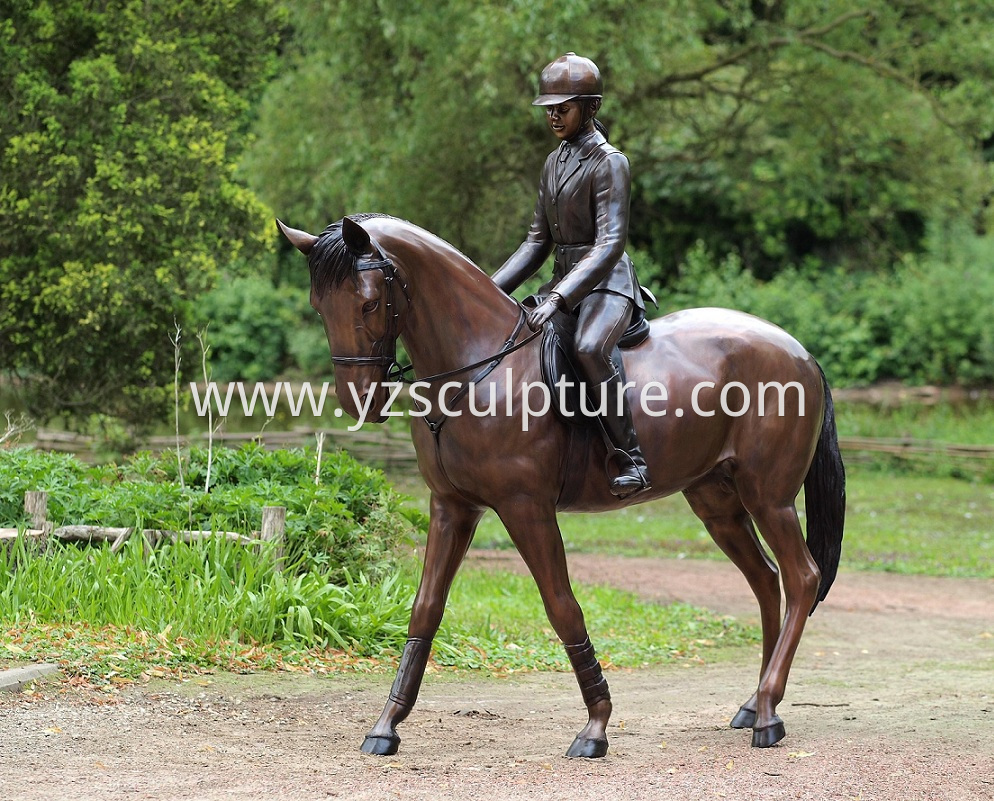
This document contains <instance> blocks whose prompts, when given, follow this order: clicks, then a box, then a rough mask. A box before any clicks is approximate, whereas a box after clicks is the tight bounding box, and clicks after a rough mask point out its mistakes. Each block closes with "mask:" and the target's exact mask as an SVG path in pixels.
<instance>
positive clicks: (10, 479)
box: [0, 444, 411, 583]
mask: <svg viewBox="0 0 994 801" xmlns="http://www.w3.org/2000/svg"><path fill="white" fill-rule="evenodd" d="M206 463H207V454H206V451H205V450H204V449H194V450H192V451H191V453H190V454H189V457H188V459H185V460H184V485H183V486H181V485H180V483H179V481H178V476H177V463H176V457H175V454H166V455H163V456H153V455H150V454H148V453H143V454H138V455H137V456H134V457H132V458H130V459H128V460H127V461H125V462H124V463H123V464H121V465H120V466H117V465H104V466H99V467H90V466H86V465H83V464H82V463H81V462H79V461H78V460H77V459H75V458H74V457H72V456H66V455H62V454H51V453H42V452H38V451H33V450H30V449H27V448H18V449H12V450H7V451H0V523H3V524H10V523H25V522H26V520H25V518H24V509H23V501H24V492H25V491H27V490H46V491H47V492H48V493H49V500H48V517H49V520H51V521H52V522H53V523H54V524H55V525H66V524H76V525H79V524H89V525H104V526H135V527H136V528H154V529H166V530H176V529H188V528H193V529H201V528H202V529H213V530H218V531H236V532H241V533H245V534H248V533H250V532H252V531H257V530H259V529H260V528H261V525H262V508H263V506H285V507H286V509H287V525H286V555H287V563H288V565H289V566H290V567H291V568H292V569H294V570H295V571H297V572H300V573H303V572H306V571H308V570H317V571H319V572H320V573H321V574H322V575H324V576H326V577H327V579H328V580H329V581H331V582H333V583H335V582H343V581H345V580H346V575H352V576H357V575H359V574H364V575H367V576H370V577H371V578H376V577H378V576H381V575H385V574H386V573H387V572H389V571H390V570H391V569H392V568H393V557H394V555H395V554H396V552H397V550H398V546H399V545H400V544H401V543H403V542H405V541H406V539H407V538H408V537H409V535H410V533H411V523H410V522H409V521H408V519H407V518H406V517H405V516H404V514H403V513H402V510H401V500H402V499H401V497H400V496H399V495H397V494H396V493H395V492H393V490H392V489H391V488H390V485H389V484H388V483H387V481H386V479H385V478H384V476H383V474H382V473H381V472H380V471H378V470H374V469H372V468H369V467H365V466H363V465H361V464H359V463H358V462H356V461H355V460H354V459H353V458H352V457H351V456H349V455H348V454H347V453H345V452H344V451H338V452H331V453H326V454H325V455H324V458H323V461H322V469H321V484H320V485H315V483H314V471H315V454H314V453H313V452H312V451H309V450H303V449H298V450H283V451H266V450H265V449H263V448H262V447H261V446H260V445H257V444H248V445H245V446H243V447H242V448H239V449H237V450H234V449H220V450H218V451H217V452H216V453H215V454H214V462H213V464H212V479H211V481H212V485H211V491H210V492H209V493H205V492H204V491H203V486H204V478H205V474H206V466H207V465H206Z"/></svg>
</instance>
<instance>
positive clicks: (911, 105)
mask: <svg viewBox="0 0 994 801" xmlns="http://www.w3.org/2000/svg"><path fill="white" fill-rule="evenodd" d="M294 24H295V31H296V37H295V39H294V48H293V49H292V51H291V52H290V53H289V54H288V57H287V61H286V64H285V69H284V70H283V71H282V72H281V74H280V76H279V78H278V79H277V81H275V82H274V83H273V85H272V86H271V87H270V89H269V91H268V92H267V95H266V97H265V99H264V101H263V103H262V105H261V108H260V120H259V123H258V126H257V130H258V132H259V140H258V142H257V143H256V145H255V146H254V148H253V149H252V151H251V152H250V157H249V159H248V161H247V172H248V174H249V175H250V177H251V179H252V181H253V185H254V186H256V187H257V188H258V190H259V191H260V193H261V194H262V196H263V197H264V198H265V199H266V200H267V201H268V202H269V203H271V204H272V205H273V206H274V207H275V208H277V209H279V211H280V213H281V214H282V215H286V216H287V218H288V219H291V220H293V221H294V222H296V223H297V224H299V225H301V226H304V227H308V226H309V227H312V228H317V227H320V226H323V225H324V224H325V223H326V222H328V221H331V220H333V219H337V218H338V217H340V216H342V214H343V213H347V212H354V211H365V210H375V211H385V212H389V213H392V214H395V215H398V216H403V217H407V218H409V219H411V220H413V221H414V222H417V223H419V224H421V225H423V226H424V227H426V228H428V229H430V230H432V231H435V232H436V233H438V234H440V235H441V236H443V237H445V238H446V239H448V240H450V241H452V242H454V243H455V244H457V245H458V246H460V247H461V248H463V249H464V250H466V251H467V252H468V253H469V254H470V255H471V256H473V257H474V258H476V259H477V260H478V261H479V263H480V264H482V265H484V266H485V267H488V268H491V269H492V268H495V267H497V266H498V265H499V264H500V263H501V262H502V261H503V259H504V258H505V257H506V256H507V255H508V254H509V253H510V252H511V250H512V249H513V248H514V246H515V245H516V244H517V242H518V241H520V239H521V238H522V237H523V234H524V231H525V225H526V223H527V220H528V219H529V214H530V213H531V209H532V207H533V203H534V193H535V187H536V184H537V177H538V172H539V168H540V165H541V163H542V160H543V158H544V157H545V154H546V153H547V152H548V151H549V150H551V149H552V146H553V144H554V141H553V140H552V138H551V137H550V136H549V134H548V131H547V130H546V129H545V125H544V120H543V115H542V113H541V111H540V110H536V109H531V108H530V107H529V102H530V100H531V99H532V97H533V96H534V93H535V90H536V86H537V78H538V71H539V69H540V68H541V66H542V65H543V64H544V63H545V62H546V61H548V60H551V59H552V58H554V57H556V56H558V55H560V54H561V53H563V52H565V51H567V50H575V51H577V52H580V53H582V54H585V55H589V56H591V57H592V58H593V59H594V60H595V61H597V63H598V64H599V65H600V67H601V68H602V71H603V73H604V76H605V83H606V95H605V103H604V109H603V113H602V117H603V118H604V120H605V121H606V122H607V123H608V124H609V126H610V127H611V128H612V141H614V142H615V143H616V144H617V145H618V146H619V147H621V148H622V150H624V151H625V152H626V153H627V154H628V156H629V158H630V159H631V161H632V167H633V176H634V180H635V187H634V199H633V207H632V216H633V224H632V228H631V240H632V244H633V245H634V246H635V247H636V248H637V249H640V250H642V251H644V252H645V253H646V254H647V255H648V257H649V261H648V263H646V264H644V265H643V270H644V271H645V272H646V273H647V275H646V277H647V278H652V277H655V278H659V279H664V280H668V278H669V277H670V276H671V275H672V274H673V273H674V272H675V270H676V268H677V266H678V265H679V264H680V263H681V261H682V260H683V258H684V254H685V253H686V252H687V251H688V250H689V249H691V248H692V247H693V246H694V245H695V243H696V242H697V241H698V240H702V241H704V242H705V243H706V244H707V247H708V249H709V250H711V251H712V252H714V253H716V254H717V255H719V256H723V255H724V254H725V253H727V252H730V251H731V252H736V253H738V254H739V256H740V258H741V259H742V261H743V263H744V264H745V265H746V267H748V268H749V269H750V270H752V271H753V272H754V273H755V274H757V275H760V276H763V277H768V276H770V275H772V274H774V273H776V272H777V271H779V270H780V269H781V268H783V267H786V266H788V265H791V264H794V265H800V264H802V263H804V262H805V261H810V260H817V261H819V262H820V263H824V264H828V265H835V264H846V265H849V266H857V267H863V268H865V267H870V268H874V269H876V268H879V267H883V266H886V265H887V264H889V263H890V262H891V261H892V260H893V259H894V258H895V257H899V256H900V255H901V254H904V253H907V252H913V251H916V250H918V249H919V248H920V247H921V245H922V237H923V235H924V233H925V231H926V229H927V228H928V227H929V226H938V227H943V226H945V225H947V224H949V223H951V222H959V223H965V224H966V226H967V227H979V228H980V229H984V228H985V227H986V226H987V225H988V223H989V219H988V217H987V215H988V212H987V211H986V210H985V205H984V203H985V199H986V198H987V197H989V195H990V193H991V191H992V175H991V171H990V169H989V158H990V155H991V154H990V152H989V151H988V152H986V153H985V152H984V150H983V148H984V147H985V146H986V147H988V148H990V146H991V143H992V142H994V109H992V107H991V105H990V103H988V102H986V98H987V97H989V96H990V93H991V90H992V89H994V58H992V57H991V51H990V45H989V43H988V42H989V37H988V35H987V34H988V32H989V30H990V27H991V25H992V24H994V6H992V5H991V4H990V3H989V2H987V0H965V1H964V2H957V3H938V4H924V3H919V2H909V1H908V0H902V1H901V2H893V0H865V2H863V3H861V4H859V5H858V6H856V7H854V6H853V4H852V3H851V2H844V1H843V0H831V1H830V2H824V1H823V0H795V2H791V3H784V2H780V0H731V1H729V0H649V1H648V2H642V3H637V4H631V3H620V2H615V1H614V0H568V1H567V2H563V1H562V0H555V2H553V0H542V1H541V2H534V1H533V0H513V1H512V2H501V3H495V2H482V3H481V2H475V1H473V2H470V0H443V2H439V3H432V4H430V5H420V6H417V5H415V6H412V5H411V4H409V3H402V2H396V0H357V2H349V3H343V2H332V3H327V2H318V1H317V0H301V2H298V3H295V4H294ZM653 273H655V275H653Z"/></svg>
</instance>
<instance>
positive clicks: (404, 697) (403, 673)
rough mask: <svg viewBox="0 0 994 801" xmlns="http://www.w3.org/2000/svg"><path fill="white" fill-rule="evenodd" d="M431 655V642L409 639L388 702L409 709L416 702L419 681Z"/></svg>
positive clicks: (419, 638)
mask: <svg viewBox="0 0 994 801" xmlns="http://www.w3.org/2000/svg"><path fill="white" fill-rule="evenodd" d="M430 653H431V640H426V639H423V638H421V637H411V638H410V639H409V640H408V641H407V644H406V645H405V646H404V653H403V655H402V656H401V657H400V666H399V667H398V668H397V678H396V679H394V682H393V687H391V688H390V700H391V701H393V702H394V703H395V704H398V705H399V706H402V707H406V708H408V709H410V708H411V707H412V706H414V702H415V701H417V700H418V690H420V689H421V679H422V678H424V675H425V666H426V665H427V664H428V654H430Z"/></svg>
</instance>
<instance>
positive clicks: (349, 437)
mask: <svg viewBox="0 0 994 801" xmlns="http://www.w3.org/2000/svg"><path fill="white" fill-rule="evenodd" d="M322 433H323V434H324V438H325V440H324V441H325V445H324V447H325V448H326V449H327V448H328V447H329V446H331V447H339V448H345V449H346V450H348V451H349V453H351V454H352V455H353V456H355V457H356V459H359V460H360V461H362V462H366V463H367V464H373V465H376V466H377V467H382V468H383V469H385V470H388V471H397V472H400V473H404V472H414V471H415V470H416V469H417V456H416V455H415V453H414V445H412V444H411V438H410V436H408V434H407V433H406V432H405V433H403V434H397V433H394V432H391V431H390V430H389V429H387V428H380V429H375V430H365V431H364V430H362V429H360V430H358V431H346V430H343V429H320V430H319V429H315V428H295V429H293V430H292V431H263V432H244V433H228V432H225V431H218V432H216V433H215V434H214V444H215V445H221V446H228V447H233V448H237V447H239V446H241V445H243V444H244V443H246V442H260V443H262V445H263V446H264V447H265V448H267V449H269V450H276V449H278V448H302V447H306V446H308V445H314V444H315V443H316V441H317V440H316V437H317V436H318V434H322ZM97 444H98V443H97V440H96V439H95V438H94V437H89V436H85V435H82V434H74V433H72V432H68V431H53V430H51V429H45V428H40V429H38V430H37V432H35V441H34V447H36V448H38V449H39V450H44V451H59V452H60V453H74V454H77V455H78V456H80V458H82V459H84V460H86V459H87V458H88V457H91V456H92V455H93V454H94V451H95V448H96V446H97ZM189 445H204V446H206V445H207V434H206V433H205V434H202V435H194V436H186V437H180V446H181V447H188V446H189ZM175 447H176V437H175V436H157V437H149V438H147V439H144V440H142V442H141V449H142V450H149V451H152V452H153V453H161V452H163V451H167V450H170V449H172V448H175Z"/></svg>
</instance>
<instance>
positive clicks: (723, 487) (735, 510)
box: [684, 476, 780, 729]
mask: <svg viewBox="0 0 994 801" xmlns="http://www.w3.org/2000/svg"><path fill="white" fill-rule="evenodd" d="M684 496H685V497H686V498H687V502H688V503H689V504H690V508H691V509H693V511H694V514H696V515H697V516H698V517H699V518H700V519H701V521H702V522H703V523H704V526H705V528H707V530H708V533H709V534H710V535H711V538H712V539H713V540H714V541H715V543H716V544H717V545H718V547H719V548H721V550H722V552H723V553H724V554H725V555H726V556H727V557H728V558H729V559H730V560H731V561H732V563H733V564H734V565H735V566H736V567H737V568H738V569H739V570H741V571H742V574H743V575H744V576H745V578H746V581H747V582H748V583H749V587H750V588H751V589H752V592H753V594H754V595H755V596H756V601H757V602H758V603H759V618H760V622H761V624H762V627H763V662H762V666H761V668H760V671H759V676H760V680H762V677H763V675H764V674H765V673H766V669H767V667H769V664H770V659H771V657H772V656H773V649H774V647H775V646H776V643H777V639H778V638H779V636H780V578H779V574H778V572H777V568H776V565H774V564H773V562H772V561H770V558H769V557H768V556H767V555H766V551H765V550H763V546H762V545H761V544H760V542H759V538H758V537H757V536H756V530H755V528H753V524H752V518H750V517H749V513H748V512H747V511H746V510H745V507H744V506H743V505H742V501H741V500H740V499H739V496H738V492H736V490H735V488H734V486H733V485H732V483H731V481H730V480H728V477H721V476H713V477H712V476H709V477H706V478H705V479H703V480H702V481H700V482H698V483H697V484H695V485H694V486H693V487H691V488H690V489H688V490H685V491H684ZM755 721H756V694H755V693H754V694H753V696H752V698H750V699H749V700H748V701H746V702H745V703H744V704H743V705H742V706H741V707H740V708H739V711H738V712H737V713H736V715H735V717H734V718H732V722H731V725H732V728H735V729H748V728H752V726H753V725H754V724H755Z"/></svg>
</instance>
